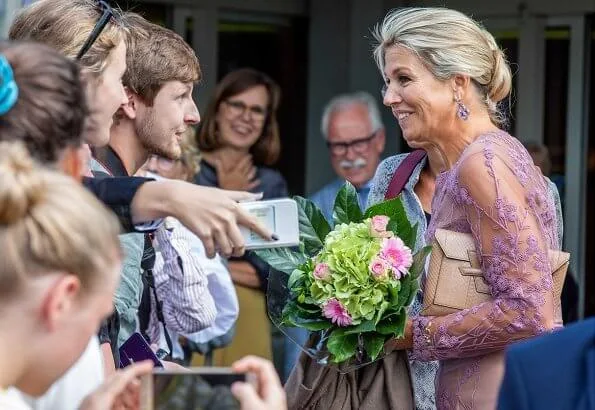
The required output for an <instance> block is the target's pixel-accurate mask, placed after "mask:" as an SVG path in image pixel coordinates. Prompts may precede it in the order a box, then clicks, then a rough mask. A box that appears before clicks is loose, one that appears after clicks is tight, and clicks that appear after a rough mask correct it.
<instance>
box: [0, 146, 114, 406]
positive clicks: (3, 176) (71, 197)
mask: <svg viewBox="0 0 595 410" xmlns="http://www.w3.org/2000/svg"><path fill="white" fill-rule="evenodd" d="M118 233H119V225H118V222H117V220H116V218H115V217H114V216H113V215H112V214H111V213H110V211H109V210H107V209H106V208H105V207H104V205H103V204H101V203H100V202H98V201H97V199H95V197H94V196H93V195H92V194H91V193H89V192H87V190H86V189H85V188H84V187H83V186H81V185H80V184H79V183H77V182H76V181H75V180H74V179H73V178H70V177H68V176H66V175H63V174H61V173H58V172H57V171H53V170H49V169H46V168H42V167H40V166H38V165H36V164H35V163H34V162H33V160H32V159H31V157H30V156H29V154H28V153H27V151H26V149H25V147H24V145H23V144H21V143H15V142H13V143H9V142H1V143H0V247H1V249H2V264H1V266H0V315H2V317H3V318H4V319H3V321H2V324H0V338H2V340H9V341H11V342H12V343H13V344H14V345H15V346H16V345H18V343H27V349H21V350H19V355H23V356H22V357H21V358H20V359H19V360H20V363H21V365H22V367H23V369H22V370H23V373H24V374H22V375H21V376H20V377H19V380H18V384H17V385H16V387H18V388H19V389H21V390H22V391H24V392H26V393H28V394H31V395H39V394H41V393H43V392H44V391H45V390H46V389H47V388H48V387H49V386H50V385H51V384H52V383H53V382H54V381H55V380H56V379H57V378H59V377H60V376H61V375H62V374H63V373H64V372H65V371H66V370H67V369H68V368H69V367H70V366H71V365H72V364H73V363H74V361H75V360H76V359H77V358H78V357H79V355H80V354H81V353H82V351H83V350H84V348H85V347H86V345H87V343H88V341H89V339H90V337H91V336H92V335H93V334H95V333H96V332H97V329H98V327H99V324H100V321H101V320H102V319H103V318H104V317H105V316H106V315H108V314H109V313H110V312H111V311H112V306H113V304H112V298H113V294H114V291H115V288H116V285H117V282H118V278H119V266H120V255H121V253H120V252H121V251H120V247H119V242H118V236H117V235H118ZM44 352H45V353H44ZM48 352H49V354H48ZM29 364H30V365H31V368H30V369H28V370H29V371H25V370H27V366H28V365H29ZM40 369H43V371H40Z"/></svg>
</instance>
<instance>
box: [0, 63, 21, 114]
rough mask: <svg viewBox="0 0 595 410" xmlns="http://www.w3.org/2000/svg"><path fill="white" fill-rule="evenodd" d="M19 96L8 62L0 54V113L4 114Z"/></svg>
mask: <svg viewBox="0 0 595 410" xmlns="http://www.w3.org/2000/svg"><path fill="white" fill-rule="evenodd" d="M18 98H19V87H18V86H17V83H16V82H15V81H14V75H13V72H12V67H11V66H10V63H9V62H8V60H7V59H6V57H4V56H3V55H0V115H4V114H6V113H7V112H8V111H10V109H11V108H12V107H14V105H15V104H16V102H17V100H18Z"/></svg>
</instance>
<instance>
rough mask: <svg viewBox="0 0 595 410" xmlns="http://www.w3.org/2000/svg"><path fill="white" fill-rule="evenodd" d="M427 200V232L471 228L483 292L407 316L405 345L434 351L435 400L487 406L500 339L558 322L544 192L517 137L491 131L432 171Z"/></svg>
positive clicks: (555, 241)
mask: <svg viewBox="0 0 595 410" xmlns="http://www.w3.org/2000/svg"><path fill="white" fill-rule="evenodd" d="M432 210H433V213H432V220H431V222H430V225H429V226H428V229H427V231H426V240H427V242H428V243H430V242H431V240H432V238H433V236H434V232H435V231H436V229H437V228H443V229H450V230H454V231H458V232H465V233H471V234H472V235H473V237H474V238H475V243H476V248H477V250H478V253H479V254H480V255H481V264H482V270H483V272H484V277H485V279H486V281H487V282H488V284H489V286H490V288H491V292H492V295H493V300H492V301H490V302H486V303H483V304H481V305H478V306H474V307H473V308H471V309H468V310H464V311H461V312H458V313H453V314H450V315H447V316H442V317H424V316H418V317H414V318H413V328H414V346H413V351H412V355H413V357H414V358H416V359H418V360H422V361H432V360H439V361H440V368H439V371H438V375H437V380H436V404H437V407H438V409H492V408H494V407H495V405H496V402H497V395H498V388H499V385H500V381H501V378H502V375H503V367H504V361H503V353H504V349H505V347H506V345H508V344H509V343H512V342H514V341H517V340H520V339H526V338H529V337H532V336H535V335H537V334H540V333H543V332H546V331H549V330H551V329H553V328H555V327H556V326H559V325H560V324H561V312H560V311H559V309H556V308H555V307H554V306H555V304H554V301H553V295H552V277H551V271H550V265H549V261H548V258H547V252H548V249H559V238H558V232H559V226H558V225H559V223H561V222H559V221H558V217H557V214H556V205H555V203H554V197H553V196H552V195H551V194H550V192H549V188H548V183H547V180H546V179H545V178H544V177H543V176H542V174H541V172H540V171H539V169H538V168H537V167H535V166H534V165H533V161H532V160H531V158H530V156H529V154H528V153H527V151H526V150H525V149H524V148H523V146H522V145H521V144H520V143H519V142H518V141H517V140H516V139H514V138H513V137H511V136H510V135H508V134H507V133H505V132H498V133H493V134H487V135H483V136H480V137H479V138H477V139H476V140H475V141H474V142H473V143H472V144H470V145H469V146H468V147H467V148H466V149H465V151H464V152H463V153H462V155H461V157H460V158H459V160H458V161H457V163H456V164H455V165H454V166H453V167H452V168H451V169H450V170H448V171H446V172H444V173H442V174H440V175H439V176H438V178H437V180H436V191H435V195H434V199H433V202H432ZM555 310H556V311H555Z"/></svg>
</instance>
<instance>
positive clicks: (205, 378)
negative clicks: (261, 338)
mask: <svg viewBox="0 0 595 410" xmlns="http://www.w3.org/2000/svg"><path fill="white" fill-rule="evenodd" d="M238 381H242V382H247V383H251V384H253V385H254V386H255V387H257V386H256V377H255V376H254V375H253V374H251V373H234V372H233V371H232V370H231V369H230V368H227V367H194V368H187V369H179V370H164V369H154V370H153V373H152V374H148V375H145V376H143V377H142V378H141V396H140V397H141V406H140V408H141V410H149V409H151V410H152V409H155V410H162V409H163V410H166V409H167V410H171V409H177V410H195V409H200V408H211V407H212V404H213V403H217V408H222V409H238V410H239V409H240V406H239V403H238V402H237V400H236V399H235V397H234V396H233V394H232V393H231V390H230V387H231V385H232V384H233V383H235V382H238Z"/></svg>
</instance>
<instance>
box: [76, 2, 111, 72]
mask: <svg viewBox="0 0 595 410" xmlns="http://www.w3.org/2000/svg"><path fill="white" fill-rule="evenodd" d="M96 3H97V8H98V9H99V10H100V11H101V12H102V14H101V17H100V18H99V20H97V23H96V24H95V27H93V30H92V31H91V34H89V37H88V38H87V40H85V44H83V46H82V47H81V49H80V50H79V52H78V54H77V55H76V59H77V60H80V59H81V58H83V56H84V55H85V54H86V53H87V51H89V49H90V48H91V46H92V45H93V43H95V40H97V37H99V35H100V34H101V32H102V31H103V30H104V29H105V26H107V23H109V21H110V20H111V19H112V18H114V17H115V16H114V10H113V9H112V8H111V7H110V5H109V4H107V2H105V1H104V0H97V2H96Z"/></svg>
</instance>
